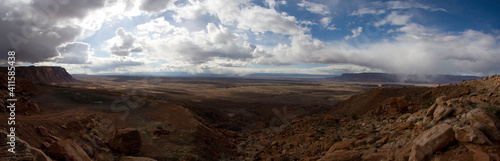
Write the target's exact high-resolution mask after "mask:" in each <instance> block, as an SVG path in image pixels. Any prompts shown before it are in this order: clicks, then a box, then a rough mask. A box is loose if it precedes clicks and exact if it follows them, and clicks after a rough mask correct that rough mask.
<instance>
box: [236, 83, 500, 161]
mask: <svg viewBox="0 0 500 161" xmlns="http://www.w3.org/2000/svg"><path fill="white" fill-rule="evenodd" d="M499 88H500V77H499V76H489V77H487V78H484V79H481V80H475V81H470V82H463V83H459V84H456V85H449V86H441V87H436V88H406V89H404V88H401V89H393V88H376V89H372V90H370V91H367V92H365V93H363V94H361V95H357V96H353V97H351V98H350V99H349V100H346V101H345V102H343V103H341V104H339V105H338V107H337V108H335V109H332V111H331V112H330V113H329V114H322V115H314V116H309V117H306V118H303V119H297V120H293V121H292V122H291V123H290V124H288V125H284V126H281V127H279V128H273V129H269V130H264V131H256V132H255V133H253V134H249V135H244V136H242V137H241V138H240V139H241V141H240V142H239V148H240V149H244V150H246V154H247V155H246V157H245V158H244V157H242V158H241V159H247V160H325V161H327V160H338V161H351V160H352V161H356V160H374V161H375V160H410V161H421V160H463V161H470V160H477V161H488V160H500V158H499V156H500V149H499V148H500V120H499V117H500V97H499V96H500V91H499ZM367 107H369V108H367Z"/></svg>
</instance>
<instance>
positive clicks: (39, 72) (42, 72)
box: [1, 66, 76, 84]
mask: <svg viewBox="0 0 500 161" xmlns="http://www.w3.org/2000/svg"><path fill="white" fill-rule="evenodd" d="M15 71H16V77H18V78H24V79H26V80H29V81H31V82H33V83H34V84H51V83H62V82H72V81H76V79H75V78H73V77H72V76H71V75H70V74H69V73H68V72H67V71H66V69H64V68H62V67H49V66H40V67H35V66H28V67H16V70H15ZM1 72H2V73H6V72H7V68H2V70H1Z"/></svg>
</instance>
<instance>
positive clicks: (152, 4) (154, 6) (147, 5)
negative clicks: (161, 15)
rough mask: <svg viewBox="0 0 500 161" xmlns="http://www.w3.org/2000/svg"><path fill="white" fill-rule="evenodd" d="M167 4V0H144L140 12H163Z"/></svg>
mask: <svg viewBox="0 0 500 161" xmlns="http://www.w3.org/2000/svg"><path fill="white" fill-rule="evenodd" d="M169 3H170V1H169V0H144V1H143V3H142V4H141V10H143V11H147V12H152V13H157V12H161V11H163V10H165V9H166V8H167V5H168V4H169Z"/></svg>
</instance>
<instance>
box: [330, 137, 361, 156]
mask: <svg viewBox="0 0 500 161" xmlns="http://www.w3.org/2000/svg"><path fill="white" fill-rule="evenodd" d="M355 143H356V139H349V140H344V141H339V142H336V143H335V144H333V145H332V146H331V147H330V149H328V152H326V153H332V152H335V151H337V150H348V149H350V148H352V147H353V146H354V144H355Z"/></svg>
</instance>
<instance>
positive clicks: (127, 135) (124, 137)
mask: <svg viewBox="0 0 500 161" xmlns="http://www.w3.org/2000/svg"><path fill="white" fill-rule="evenodd" d="M110 146H111V149H113V150H116V151H118V152H121V153H125V154H135V153H138V152H139V151H140V149H141V146H142V140H141V134H140V133H139V131H138V130H137V129H134V128H124V129H116V130H114V131H113V133H112V134H111V141H110Z"/></svg>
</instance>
